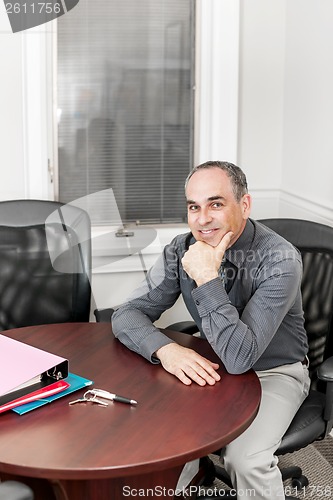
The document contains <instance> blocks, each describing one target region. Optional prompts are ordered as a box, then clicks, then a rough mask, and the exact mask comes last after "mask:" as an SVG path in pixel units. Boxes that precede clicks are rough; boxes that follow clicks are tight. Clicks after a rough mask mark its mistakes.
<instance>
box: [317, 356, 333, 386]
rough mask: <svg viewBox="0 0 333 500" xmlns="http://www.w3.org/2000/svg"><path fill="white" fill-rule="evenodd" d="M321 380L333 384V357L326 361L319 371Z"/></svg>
mask: <svg viewBox="0 0 333 500" xmlns="http://www.w3.org/2000/svg"><path fill="white" fill-rule="evenodd" d="M317 375H318V378H319V380H323V381H324V382H333V356H331V357H330V358H327V359H325V361H323V362H322V363H321V365H320V366H319V367H318V369H317Z"/></svg>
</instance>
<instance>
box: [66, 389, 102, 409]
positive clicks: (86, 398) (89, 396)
mask: <svg viewBox="0 0 333 500" xmlns="http://www.w3.org/2000/svg"><path fill="white" fill-rule="evenodd" d="M77 403H95V404H98V405H100V406H109V405H108V403H106V402H105V401H102V400H101V399H98V397H97V395H96V394H94V393H92V391H87V392H85V393H84V395H83V398H79V399H75V400H74V401H70V402H69V403H68V404H70V405H75V404H77Z"/></svg>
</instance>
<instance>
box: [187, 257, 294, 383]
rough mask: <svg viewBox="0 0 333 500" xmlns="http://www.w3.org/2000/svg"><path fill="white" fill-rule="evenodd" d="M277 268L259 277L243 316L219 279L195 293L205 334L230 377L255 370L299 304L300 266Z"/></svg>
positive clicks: (273, 266) (263, 271)
mask: <svg viewBox="0 0 333 500" xmlns="http://www.w3.org/2000/svg"><path fill="white" fill-rule="evenodd" d="M276 264H277V263H276V262H274V263H273V264H271V265H268V266H267V267H265V268H262V269H261V271H260V272H259V273H258V276H257V278H256V285H255V292H254V293H253V295H252V297H251V298H250V300H249V301H248V303H247V304H246V306H245V308H244V310H243V312H242V313H241V316H240V315H239V313H238V310H237V308H236V307H234V306H233V305H232V304H231V303H230V301H229V298H228V295H227V293H226V291H225V288H224V286H223V283H222V282H221V280H220V279H219V278H215V279H214V280H211V281H209V282H208V283H205V284H204V285H201V286H200V287H198V288H196V289H194V290H193V292H192V296H193V299H194V302H195V304H196V307H197V310H198V313H199V315H200V317H201V319H202V329H203V332H204V334H205V336H206V337H207V340H208V341H209V343H210V344H211V346H212V347H213V349H214V351H215V352H216V354H217V355H218V356H219V357H220V359H221V360H222V362H223V363H224V366H225V367H226V369H227V371H228V372H229V373H234V374H237V373H243V372H245V371H247V370H249V369H250V368H252V367H253V365H254V364H255V363H256V361H257V360H258V359H259V358H260V356H261V355H262V354H263V352H264V351H265V349H266V348H267V346H268V345H269V343H270V342H271V340H272V338H273V337H274V335H275V333H276V332H277V330H278V328H279V326H280V325H281V323H282V321H283V319H284V317H285V316H286V314H287V313H288V311H289V310H290V309H291V307H292V305H293V304H294V302H295V300H296V297H297V293H298V290H299V287H300V282H301V276H302V264H301V262H300V261H299V260H297V259H286V260H283V261H281V262H279V263H278V264H279V265H276Z"/></svg>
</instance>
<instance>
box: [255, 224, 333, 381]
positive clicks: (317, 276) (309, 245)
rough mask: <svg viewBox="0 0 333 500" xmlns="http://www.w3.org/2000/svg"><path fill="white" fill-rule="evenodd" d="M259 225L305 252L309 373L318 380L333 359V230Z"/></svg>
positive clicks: (303, 289)
mask: <svg viewBox="0 0 333 500" xmlns="http://www.w3.org/2000/svg"><path fill="white" fill-rule="evenodd" d="M259 222H261V223H262V224H264V225H265V226H267V227H269V228H270V229H272V230H273V231H275V232H276V233H278V234H280V235H281V236H282V237H283V238H285V239H286V240H288V241H289V242H290V243H292V244H293V245H294V246H295V247H296V248H298V249H299V251H300V252H301V255H302V261H303V278H302V299H303V310H304V317H305V329H306V331H307V335H308V341H309V354H308V357H309V360H310V367H309V370H310V376H311V378H312V380H315V379H316V369H317V367H318V365H319V364H320V363H321V362H322V361H323V359H326V358H327V357H329V356H332V355H333V227H329V226H326V225H324V224H319V223H316V222H312V221H307V220H299V219H262V220H260V221H259Z"/></svg>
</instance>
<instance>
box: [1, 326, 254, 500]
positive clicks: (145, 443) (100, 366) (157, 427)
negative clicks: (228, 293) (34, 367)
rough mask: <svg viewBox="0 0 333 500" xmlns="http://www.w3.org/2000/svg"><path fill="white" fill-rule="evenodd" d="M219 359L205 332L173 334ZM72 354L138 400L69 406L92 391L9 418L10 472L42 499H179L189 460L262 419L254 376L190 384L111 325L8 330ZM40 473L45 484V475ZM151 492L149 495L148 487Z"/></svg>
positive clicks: (4, 474)
mask: <svg viewBox="0 0 333 500" xmlns="http://www.w3.org/2000/svg"><path fill="white" fill-rule="evenodd" d="M164 332H165V333H166V334H168V335H169V336H170V337H171V338H173V339H175V340H176V341H177V342H178V343H180V344H182V345H184V346H186V347H190V348H192V349H194V350H196V351H198V352H199V353H200V354H202V355H204V356H205V357H207V358H209V359H211V360H216V359H217V358H216V355H215V354H214V352H213V351H212V349H211V348H210V346H209V344H208V343H207V342H206V341H204V340H202V339H199V338H195V337H191V336H189V335H185V334H180V333H177V332H170V331H166V330H165V331H164ZM2 333H3V334H4V335H7V336H8V337H11V338H15V339H17V340H20V341H22V342H26V343H28V344H30V345H33V346H35V347H39V348H41V349H44V350H47V351H49V352H53V353H54V354H58V355H60V356H63V357H65V358H67V359H68V360H69V369H70V372H72V373H76V374H78V375H81V376H83V377H86V378H88V379H91V380H93V381H94V387H96V388H99V389H105V390H108V391H110V392H113V393H117V394H120V395H122V396H125V397H128V398H132V399H135V400H137V401H138V405H137V406H131V405H128V404H123V403H116V402H112V401H110V402H109V406H108V407H103V406H99V405H97V404H93V403H80V404H75V405H69V404H68V403H69V401H72V400H75V399H77V398H78V397H81V396H82V395H83V393H84V392H85V390H84V389H82V390H80V391H78V392H76V393H73V394H71V395H68V396H65V397H63V398H60V399H58V400H57V401H54V402H53V403H51V404H49V405H46V406H44V407H41V408H39V409H36V410H34V411H32V412H30V413H27V414H25V415H22V416H19V415H17V414H15V413H14V412H12V411H9V412H7V413H3V414H1V415H0V477H1V478H10V477H12V476H15V477H19V479H20V480H22V481H23V482H26V483H27V484H30V485H32V486H33V488H34V490H35V495H36V497H35V498H36V500H41V499H43V500H53V499H57V500H109V499H110V500H111V499H112V500H118V499H122V498H132V497H134V496H148V494H149V498H155V497H154V496H153V495H152V493H151V492H152V491H154V492H156V498H157V497H159V498H160V497H161V492H163V495H162V496H163V498H174V496H173V492H174V490H175V488H176V484H177V480H178V477H179V475H180V473H181V470H182V468H183V465H184V464H185V463H186V462H188V461H191V460H194V459H196V458H199V457H201V456H205V455H207V454H208V453H210V452H213V451H214V450H217V449H219V448H221V447H223V446H224V445H225V444H227V443H229V442H230V441H231V440H233V439H234V438H235V437H237V436H238V435H239V434H241V433H242V432H243V431H244V430H245V429H246V428H247V427H248V426H249V424H250V423H251V422H252V420H253V419H254V417H255V415H256V412H257V409H258V405H259V401H260V384H259V381H258V379H257V376H256V375H255V373H254V372H252V371H250V372H247V373H245V374H243V375H229V374H227V373H226V372H225V370H224V368H223V367H221V368H220V373H221V375H222V379H221V381H220V382H219V383H217V384H216V385H215V386H205V387H199V386H198V385H196V384H195V383H193V384H191V386H185V385H183V384H182V383H181V382H180V381H178V379H176V378H175V377H174V376H173V375H170V374H169V373H167V372H166V371H165V370H164V369H163V368H162V367H161V366H160V365H152V364H151V363H149V362H148V361H146V360H145V359H143V358H142V357H141V356H139V355H137V354H135V353H133V352H131V351H129V350H128V349H127V348H125V347H124V346H123V345H122V344H121V343H120V342H119V341H118V340H116V339H115V338H114V336H113V334H112V332H111V326H110V324H107V323H66V324H57V325H44V326H31V327H26V328H19V329H15V330H9V331H6V332H2ZM36 479H37V480H36ZM148 488H149V491H148Z"/></svg>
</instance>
